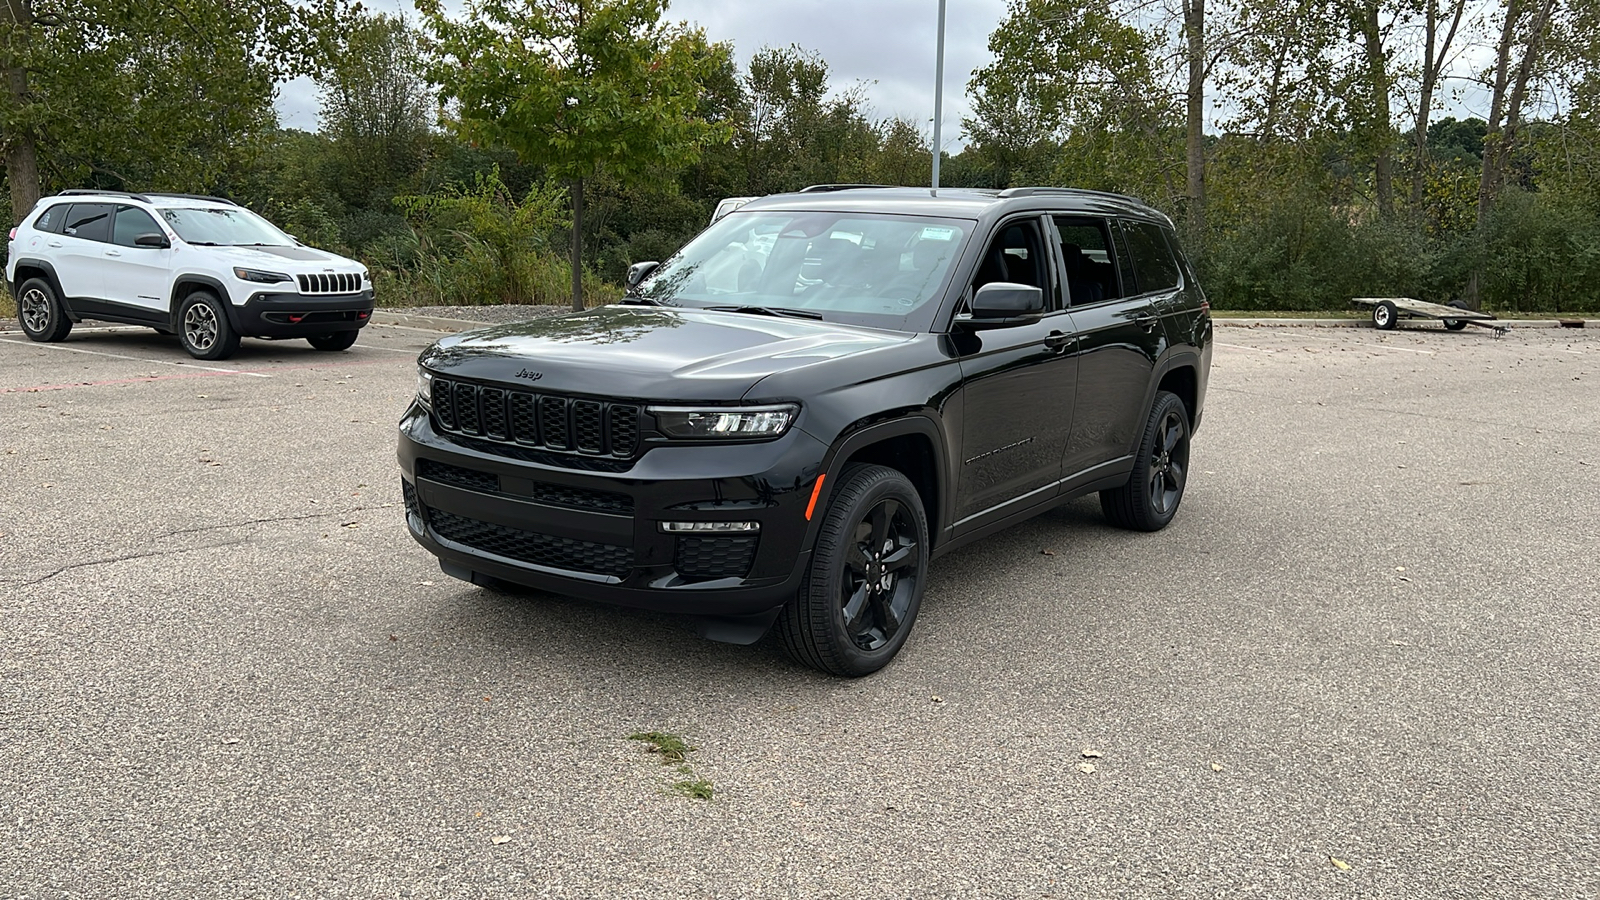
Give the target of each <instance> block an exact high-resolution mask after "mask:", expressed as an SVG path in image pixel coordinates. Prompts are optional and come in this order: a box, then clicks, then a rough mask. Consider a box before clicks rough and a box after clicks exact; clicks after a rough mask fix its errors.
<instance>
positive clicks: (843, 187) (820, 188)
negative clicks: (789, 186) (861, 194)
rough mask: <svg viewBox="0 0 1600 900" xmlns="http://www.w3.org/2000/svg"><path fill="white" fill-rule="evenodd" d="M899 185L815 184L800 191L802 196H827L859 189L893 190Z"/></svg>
mask: <svg viewBox="0 0 1600 900" xmlns="http://www.w3.org/2000/svg"><path fill="white" fill-rule="evenodd" d="M899 186H900V185H898V184H813V185H811V186H810V187H803V188H801V189H800V193H802V194H826V193H828V192H830V191H853V190H855V189H857V188H892V187H899Z"/></svg>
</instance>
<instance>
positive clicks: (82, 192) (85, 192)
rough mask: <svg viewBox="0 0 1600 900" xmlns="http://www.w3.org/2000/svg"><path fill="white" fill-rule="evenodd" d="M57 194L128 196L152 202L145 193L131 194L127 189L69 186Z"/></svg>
mask: <svg viewBox="0 0 1600 900" xmlns="http://www.w3.org/2000/svg"><path fill="white" fill-rule="evenodd" d="M56 196H57V197H127V198H128V199H130V200H138V201H139V202H140V203H149V202H150V198H149V197H146V196H145V195H143V194H130V193H128V192H127V191H96V190H93V189H91V188H68V189H66V190H64V191H62V192H60V193H58V194H56Z"/></svg>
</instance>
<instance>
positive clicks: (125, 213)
mask: <svg viewBox="0 0 1600 900" xmlns="http://www.w3.org/2000/svg"><path fill="white" fill-rule="evenodd" d="M162 233H163V232H162V230H161V228H160V226H158V225H156V222H155V220H154V219H152V218H150V215H149V214H148V213H146V212H145V211H144V210H142V209H137V208H135V207H132V206H119V207H117V212H116V216H115V218H114V220H113V222H112V226H111V243H110V244H108V245H106V247H105V252H104V266H105V273H106V295H105V298H106V299H107V300H110V301H111V302H113V303H120V304H123V305H125V306H135V307H139V308H141V309H146V310H157V311H160V312H165V311H166V310H167V299H168V297H167V293H168V291H169V289H170V275H169V270H170V269H171V267H172V250H171V248H167V247H140V246H137V245H136V244H135V243H134V239H135V238H137V237H138V236H139V235H141V234H162Z"/></svg>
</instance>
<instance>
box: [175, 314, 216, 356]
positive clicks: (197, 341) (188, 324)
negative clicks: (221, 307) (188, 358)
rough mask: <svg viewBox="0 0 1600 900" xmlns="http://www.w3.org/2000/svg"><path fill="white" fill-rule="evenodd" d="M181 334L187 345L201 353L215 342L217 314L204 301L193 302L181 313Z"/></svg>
mask: <svg viewBox="0 0 1600 900" xmlns="http://www.w3.org/2000/svg"><path fill="white" fill-rule="evenodd" d="M183 336H184V338H186V339H187V340H188V341H189V346H191V347H193V348H194V349H196V350H199V351H200V352H201V353H204V352H206V351H207V350H210V349H211V346H212V345H213V344H215V343H216V342H217V314H216V313H215V312H212V311H211V307H210V306H207V305H206V304H204V303H195V304H192V305H191V306H190V307H189V311H188V312H185V313H184V314H183Z"/></svg>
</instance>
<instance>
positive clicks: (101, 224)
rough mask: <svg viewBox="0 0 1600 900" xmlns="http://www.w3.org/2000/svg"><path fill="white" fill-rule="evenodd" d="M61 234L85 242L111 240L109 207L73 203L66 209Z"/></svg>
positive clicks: (96, 204) (97, 204)
mask: <svg viewBox="0 0 1600 900" xmlns="http://www.w3.org/2000/svg"><path fill="white" fill-rule="evenodd" d="M61 225H62V227H61V233H62V234H64V235H66V236H67V237H75V238H83V239H84V240H86V241H109V240H111V207H109V206H106V205H104V204H100V203H74V204H72V206H71V207H70V208H68V209H67V217H66V219H65V220H64V221H63V222H62V223H61Z"/></svg>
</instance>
